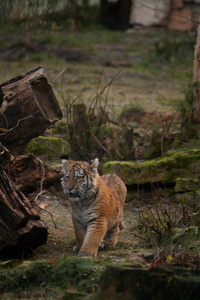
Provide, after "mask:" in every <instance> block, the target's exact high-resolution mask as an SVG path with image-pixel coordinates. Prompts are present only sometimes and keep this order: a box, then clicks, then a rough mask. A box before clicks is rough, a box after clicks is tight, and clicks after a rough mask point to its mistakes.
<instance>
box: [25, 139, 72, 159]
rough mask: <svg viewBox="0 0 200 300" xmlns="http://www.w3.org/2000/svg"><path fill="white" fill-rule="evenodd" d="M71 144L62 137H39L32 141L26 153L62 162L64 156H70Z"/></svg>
mask: <svg viewBox="0 0 200 300" xmlns="http://www.w3.org/2000/svg"><path fill="white" fill-rule="evenodd" d="M70 151H71V147H70V143H69V142H68V141H66V140H64V139H62V138H61V137H55V136H39V137H37V138H35V139H32V140H31V141H30V143H29V144H28V147H27V149H26V152H27V153H28V152H30V153H33V154H34V155H36V156H40V157H41V156H43V157H44V158H46V159H48V160H60V157H61V156H62V155H67V156H68V155H69V154H70Z"/></svg>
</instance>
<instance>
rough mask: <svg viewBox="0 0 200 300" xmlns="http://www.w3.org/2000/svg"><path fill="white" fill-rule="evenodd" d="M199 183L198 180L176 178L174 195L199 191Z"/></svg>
mask: <svg viewBox="0 0 200 300" xmlns="http://www.w3.org/2000/svg"><path fill="white" fill-rule="evenodd" d="M199 186H200V182H199V179H198V178H176V186H175V189H174V190H175V192H176V193H185V192H192V191H195V190H197V189H199Z"/></svg>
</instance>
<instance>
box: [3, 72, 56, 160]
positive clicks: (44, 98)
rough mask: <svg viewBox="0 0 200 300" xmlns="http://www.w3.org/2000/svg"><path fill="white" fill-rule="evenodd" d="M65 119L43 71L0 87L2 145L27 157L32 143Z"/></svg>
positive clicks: (31, 73) (19, 77)
mask: <svg viewBox="0 0 200 300" xmlns="http://www.w3.org/2000/svg"><path fill="white" fill-rule="evenodd" d="M60 119H62V112H61V110H60V107H59V104H58V102H57V100H56V97H55V95H54V93H53V90H52V88H51V85H50V84H49V83H48V81H47V78H46V75H45V73H44V70H43V68H42V67H38V68H36V69H34V70H32V71H30V72H28V73H26V74H24V75H21V76H18V77H16V78H13V79H11V80H9V81H7V82H4V83H2V84H0V142H1V143H2V144H3V145H4V146H5V147H7V148H8V149H9V151H10V152H11V153H12V154H14V155H18V154H21V153H24V151H25V149H26V146H27V144H28V143H29V141H30V140H31V139H32V138H34V137H37V136H39V135H41V134H42V133H43V132H44V131H45V130H46V129H47V128H48V127H49V126H50V125H52V124H54V123H55V122H57V121H58V120H60Z"/></svg>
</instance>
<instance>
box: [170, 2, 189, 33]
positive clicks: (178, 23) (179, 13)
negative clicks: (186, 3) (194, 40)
mask: <svg viewBox="0 0 200 300" xmlns="http://www.w3.org/2000/svg"><path fill="white" fill-rule="evenodd" d="M190 18H192V11H191V9H190V8H187V7H185V8H183V9H179V10H172V11H171V14H170V18H169V23H168V28H169V29H170V30H179V31H190V30H192V29H193V27H194V23H193V22H192V21H190Z"/></svg>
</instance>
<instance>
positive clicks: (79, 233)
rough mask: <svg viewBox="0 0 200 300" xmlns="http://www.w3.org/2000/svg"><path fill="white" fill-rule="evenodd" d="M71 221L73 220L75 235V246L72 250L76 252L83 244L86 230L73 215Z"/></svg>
mask: <svg viewBox="0 0 200 300" xmlns="http://www.w3.org/2000/svg"><path fill="white" fill-rule="evenodd" d="M72 221H73V225H74V232H75V236H76V246H75V247H74V249H73V251H74V252H75V253H78V252H79V250H80V249H81V247H82V245H83V241H84V237H85V234H86V230H85V229H84V227H83V226H82V225H81V224H79V222H77V221H76V219H75V218H74V217H73V216H72Z"/></svg>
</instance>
